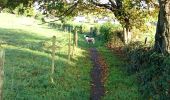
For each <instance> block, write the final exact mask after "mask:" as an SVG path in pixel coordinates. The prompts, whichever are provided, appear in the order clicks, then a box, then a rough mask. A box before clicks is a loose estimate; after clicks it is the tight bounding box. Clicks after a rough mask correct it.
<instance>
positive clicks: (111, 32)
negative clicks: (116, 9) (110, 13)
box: [99, 23, 123, 46]
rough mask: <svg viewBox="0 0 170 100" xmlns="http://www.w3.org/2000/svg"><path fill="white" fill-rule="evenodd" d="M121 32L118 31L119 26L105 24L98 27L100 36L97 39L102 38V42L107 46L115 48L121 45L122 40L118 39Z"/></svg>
mask: <svg viewBox="0 0 170 100" xmlns="http://www.w3.org/2000/svg"><path fill="white" fill-rule="evenodd" d="M120 34H122V32H121V29H120V26H117V25H114V24H111V23H105V24H103V25H102V26H101V27H100V35H99V37H102V40H103V41H104V42H106V43H108V44H109V46H115V45H118V44H121V45H122V44H123V43H122V41H121V40H122V39H121V38H120V37H121V35H120Z"/></svg>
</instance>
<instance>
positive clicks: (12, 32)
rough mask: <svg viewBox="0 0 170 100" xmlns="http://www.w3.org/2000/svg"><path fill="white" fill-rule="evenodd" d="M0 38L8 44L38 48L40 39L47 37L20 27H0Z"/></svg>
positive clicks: (40, 44)
mask: <svg viewBox="0 0 170 100" xmlns="http://www.w3.org/2000/svg"><path fill="white" fill-rule="evenodd" d="M0 30H1V31H0V40H2V41H5V42H6V43H7V44H8V45H12V46H17V47H22V48H28V49H32V50H37V49H38V50H40V47H41V46H42V43H41V42H42V41H44V40H46V39H47V38H45V37H43V36H39V35H37V34H35V33H29V32H28V31H24V30H21V29H4V28H0Z"/></svg>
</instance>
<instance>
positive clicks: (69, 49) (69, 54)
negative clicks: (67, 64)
mask: <svg viewBox="0 0 170 100" xmlns="http://www.w3.org/2000/svg"><path fill="white" fill-rule="evenodd" d="M68 33H69V35H68V60H69V61H70V58H71V31H68Z"/></svg>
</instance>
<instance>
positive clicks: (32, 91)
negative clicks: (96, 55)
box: [0, 14, 91, 100]
mask: <svg viewBox="0 0 170 100" xmlns="http://www.w3.org/2000/svg"><path fill="white" fill-rule="evenodd" d="M22 18H23V17H16V16H14V15H8V14H0V22H2V23H0V40H3V41H6V45H5V46H4V47H5V51H6V61H5V66H4V71H5V76H4V77H5V80H4V87H3V93H4V94H3V99H4V100H87V99H89V96H90V80H91V79H90V75H89V73H90V69H91V61H90V59H88V53H87V51H86V50H85V45H84V44H83V43H80V44H82V46H83V45H84V47H81V48H78V49H77V52H76V55H75V56H74V58H73V59H72V60H71V62H70V63H68V62H69V61H68V60H67V48H68V46H67V42H68V33H66V32H61V31H58V30H56V29H51V28H49V27H47V26H46V25H38V24H37V22H34V23H32V24H31V25H27V22H25V24H22V23H19V22H20V21H21V19H22ZM8 19H9V20H8ZM27 20H30V19H27ZM28 22H29V21H28ZM53 35H55V36H56V37H57V45H59V46H61V48H60V49H57V52H56V61H55V64H56V65H55V75H54V81H55V83H54V84H52V83H51V81H50V69H51V57H50V51H49V50H45V49H44V47H43V45H42V43H43V42H44V41H50V39H51V37H52V36H53ZM80 42H82V40H80Z"/></svg>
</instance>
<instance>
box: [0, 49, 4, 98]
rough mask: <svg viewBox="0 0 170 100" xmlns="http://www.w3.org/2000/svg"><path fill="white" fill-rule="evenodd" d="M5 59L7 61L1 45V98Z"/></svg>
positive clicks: (0, 95) (0, 96)
mask: <svg viewBox="0 0 170 100" xmlns="http://www.w3.org/2000/svg"><path fill="white" fill-rule="evenodd" d="M4 61H5V52H4V50H3V49H2V48H1V47H0V100H2V93H3V91H2V89H3V80H4V70H3V68H4Z"/></svg>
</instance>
